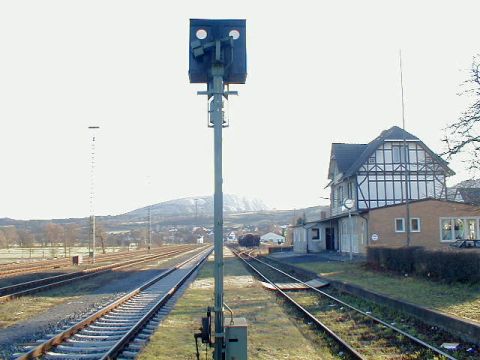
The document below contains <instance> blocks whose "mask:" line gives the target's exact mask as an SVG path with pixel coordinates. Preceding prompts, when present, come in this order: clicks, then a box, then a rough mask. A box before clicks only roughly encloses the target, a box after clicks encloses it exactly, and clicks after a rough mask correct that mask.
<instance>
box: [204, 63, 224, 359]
mask: <svg viewBox="0 0 480 360" xmlns="http://www.w3.org/2000/svg"><path fill="white" fill-rule="evenodd" d="M223 75H224V67H223V65H222V64H214V65H212V77H213V79H212V82H211V83H209V85H208V88H209V89H208V90H209V92H211V94H212V97H213V99H212V100H211V101H210V120H211V123H213V130H214V134H213V136H214V167H215V193H214V198H213V208H214V212H213V221H214V251H215V269H214V276H215V294H214V297H215V306H214V311H215V349H214V359H215V360H222V359H223V347H224V346H223V343H224V329H223V188H222V182H223V179H222V128H223V90H224V84H223Z"/></svg>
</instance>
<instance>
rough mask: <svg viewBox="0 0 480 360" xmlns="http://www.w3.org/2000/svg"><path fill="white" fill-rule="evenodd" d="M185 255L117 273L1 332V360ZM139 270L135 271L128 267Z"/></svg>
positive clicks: (110, 299) (90, 310)
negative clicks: (113, 276)
mask: <svg viewBox="0 0 480 360" xmlns="http://www.w3.org/2000/svg"><path fill="white" fill-rule="evenodd" d="M187 257H188V255H187V256H181V257H178V258H176V259H174V260H169V261H168V262H163V263H161V264H160V265H158V266H156V267H155V268H152V266H148V265H143V266H142V267H141V269H142V271H132V272H123V271H121V272H118V278H116V279H114V280H112V281H109V282H107V283H106V284H103V285H100V286H99V287H98V288H97V289H96V290H95V291H92V292H91V293H90V294H87V295H83V296H81V297H80V298H78V299H75V300H74V301H69V302H66V303H62V304H59V305H57V306H54V307H53V308H50V309H49V310H48V311H46V312H44V313H41V314H39V315H37V316H35V317H33V318H31V319H29V320H28V321H23V322H20V323H18V324H15V325H13V326H10V327H8V328H5V329H1V330H0V358H1V359H8V358H11V357H12V354H14V353H16V352H24V351H25V348H24V347H23V346H24V345H29V344H30V345H31V344H33V343H34V342H35V341H36V340H38V339H47V338H48V337H49V336H48V335H52V334H54V333H56V332H58V331H59V330H60V329H62V328H63V327H66V326H67V325H69V324H70V323H72V322H76V321H79V320H80V319H83V318H85V317H86V316H87V315H89V314H91V313H93V312H95V311H96V310H98V309H99V308H101V307H103V306H105V305H106V304H108V303H110V302H112V301H113V300H115V299H117V298H119V297H121V296H122V295H124V294H125V293H127V292H129V291H131V290H133V289H135V288H137V287H138V286H139V285H141V284H143V283H144V282H146V281H147V280H149V279H151V278H152V277H154V276H155V275H158V274H160V273H161V272H163V271H164V270H165V269H167V268H168V267H170V266H171V265H172V263H178V262H180V261H181V260H182V259H185V258H187ZM129 269H135V270H138V268H134V267H132V268H129Z"/></svg>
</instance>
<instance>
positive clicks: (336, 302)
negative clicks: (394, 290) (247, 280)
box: [234, 251, 456, 360]
mask: <svg viewBox="0 0 480 360" xmlns="http://www.w3.org/2000/svg"><path fill="white" fill-rule="evenodd" d="M234 253H235V255H237V256H238V257H239V258H240V259H241V260H242V261H243V262H244V263H245V264H246V265H247V266H248V267H249V268H250V269H252V271H253V272H254V273H256V274H257V275H258V276H259V277H260V278H262V279H263V281H265V282H267V283H268V284H270V285H271V286H273V287H274V288H275V289H276V291H277V293H278V294H280V295H281V296H282V297H283V298H284V299H285V300H286V301H287V303H289V304H291V305H293V306H294V307H295V308H296V309H297V310H298V311H299V312H300V313H301V314H302V316H304V317H305V318H307V319H308V321H309V322H310V323H313V324H315V325H316V326H318V327H319V328H320V329H322V330H323V332H324V333H325V334H326V335H327V336H328V337H329V338H331V339H333V340H334V342H335V343H336V344H337V345H338V347H339V348H340V349H341V352H342V353H346V354H348V357H349V358H353V359H372V358H396V359H433V358H441V359H450V360H455V359H456V358H455V357H453V356H451V355H450V354H447V353H445V352H444V351H442V350H440V349H438V348H437V347H435V346H433V345H431V344H428V343H427V342H425V341H423V340H421V339H419V338H418V337H416V336H414V335H412V334H409V333H407V332H405V331H403V330H401V329H399V328H398V327H396V326H394V325H393V324H390V323H388V322H385V321H383V320H381V319H379V318H377V317H375V316H373V315H372V314H370V313H368V312H364V311H362V310H360V309H358V308H357V307H355V306H353V305H350V304H348V303H346V302H345V301H342V300H341V299H338V298H336V297H334V296H332V295H331V294H328V293H326V292H324V291H322V290H320V289H317V288H315V287H312V286H310V285H309V284H308V283H306V282H304V281H302V280H300V279H298V278H296V277H294V276H292V275H290V274H288V273H286V272H284V271H283V270H281V269H279V268H277V267H275V266H272V265H270V264H268V263H267V262H264V261H262V260H260V259H257V258H256V257H253V256H251V255H250V254H247V253H244V252H242V253H239V252H238V251H234ZM282 282H283V283H285V282H288V283H292V282H293V283H296V284H301V285H302V286H303V287H304V288H306V290H305V291H285V290H282V289H281V288H280V286H279V284H280V283H282ZM340 334H341V335H340Z"/></svg>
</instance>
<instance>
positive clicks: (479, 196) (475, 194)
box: [457, 188, 480, 205]
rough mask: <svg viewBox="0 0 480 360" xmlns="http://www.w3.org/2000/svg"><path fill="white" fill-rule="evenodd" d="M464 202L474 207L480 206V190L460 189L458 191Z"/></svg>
mask: <svg viewBox="0 0 480 360" xmlns="http://www.w3.org/2000/svg"><path fill="white" fill-rule="evenodd" d="M457 190H458V192H459V193H460V195H462V199H463V201H464V202H466V203H468V204H473V205H480V189H479V188H458V189H457Z"/></svg>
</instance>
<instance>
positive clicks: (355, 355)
mask: <svg viewBox="0 0 480 360" xmlns="http://www.w3.org/2000/svg"><path fill="white" fill-rule="evenodd" d="M232 251H233V253H234V254H235V255H236V256H238V258H239V259H241V260H242V261H243V262H244V263H245V264H246V265H248V266H249V267H250V268H251V269H252V270H253V271H254V272H255V273H256V274H258V275H259V276H260V277H261V278H262V279H264V280H265V281H266V282H268V283H269V284H270V285H272V286H273V287H274V288H275V289H276V290H277V291H278V293H279V294H281V295H282V296H283V297H284V298H286V299H287V300H288V301H289V302H290V303H291V304H293V305H294V306H295V307H296V308H297V309H298V310H300V312H302V313H303V314H304V315H306V316H307V317H308V318H309V319H310V320H311V321H313V322H314V323H315V324H316V325H317V326H319V327H320V328H321V329H322V330H323V331H325V332H326V333H327V334H328V335H329V336H330V337H331V338H333V339H334V340H335V341H336V342H337V343H338V344H339V345H340V346H341V347H342V348H343V349H345V350H346V352H347V353H349V354H350V355H351V356H352V357H353V358H354V359H360V360H365V357H363V356H362V355H361V354H360V353H358V352H357V350H355V349H354V348H353V347H352V346H351V345H350V344H348V343H347V342H346V341H345V340H343V339H342V338H341V337H340V336H339V335H337V334H336V333H335V332H334V331H333V330H332V329H330V328H329V327H328V326H327V325H325V324H324V323H322V322H321V321H320V320H318V319H317V318H316V317H315V316H314V315H313V314H312V313H310V312H309V311H308V310H307V309H305V308H304V307H303V306H302V305H300V304H299V303H298V302H296V301H295V300H294V299H293V298H292V297H290V296H289V295H288V294H287V293H286V292H285V291H283V290H282V289H280V288H279V287H278V286H277V284H275V283H274V282H273V281H271V280H270V279H268V278H267V277H266V276H265V275H263V274H262V273H261V272H260V271H259V270H258V269H256V268H255V267H254V266H253V265H252V264H250V263H249V262H248V261H247V260H245V259H244V258H243V257H242V256H240V255H239V254H238V253H237V252H236V251H234V250H232ZM248 256H250V255H248Z"/></svg>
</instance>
